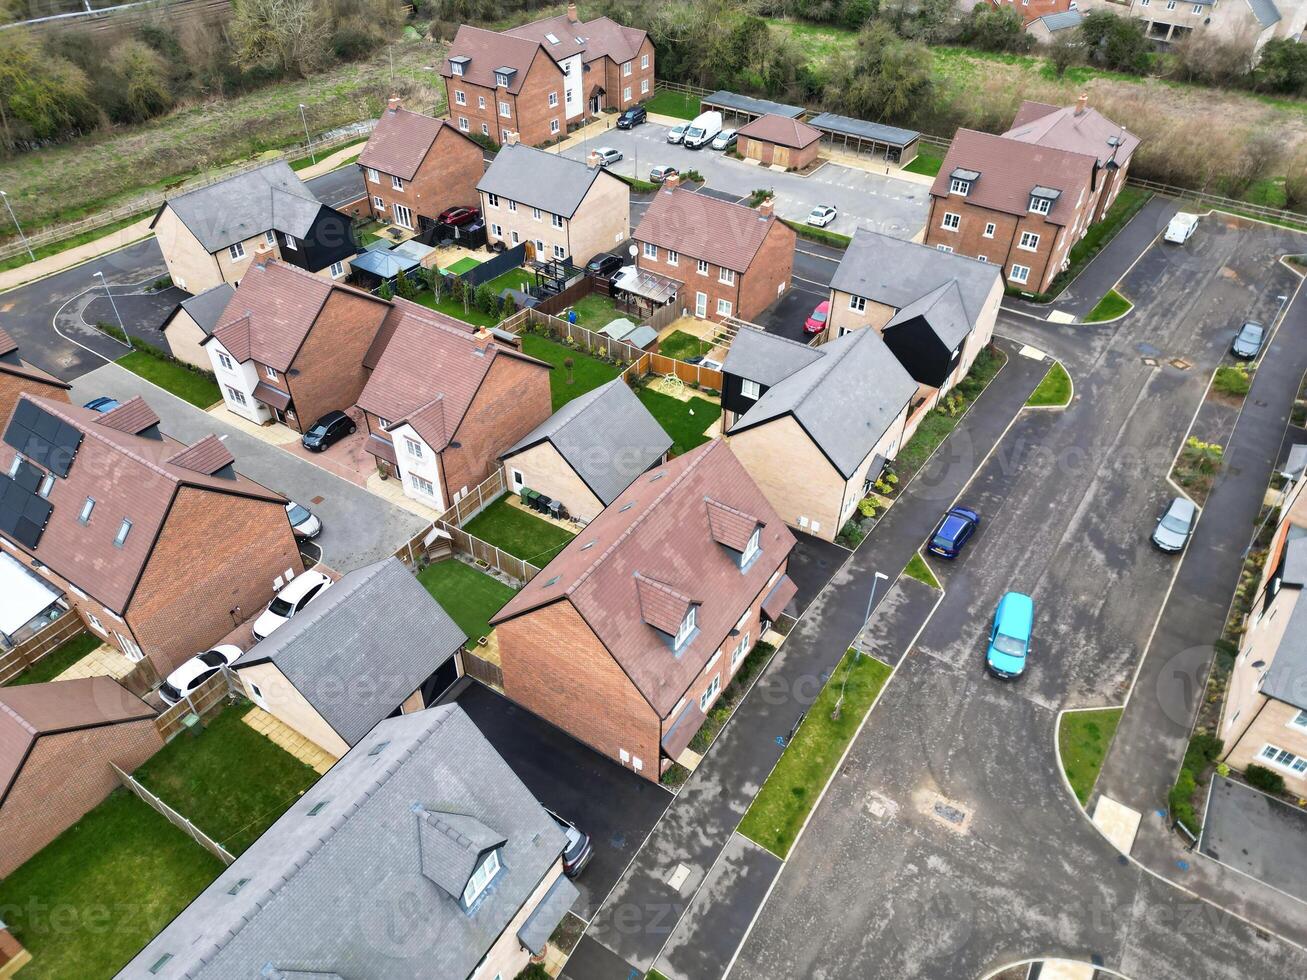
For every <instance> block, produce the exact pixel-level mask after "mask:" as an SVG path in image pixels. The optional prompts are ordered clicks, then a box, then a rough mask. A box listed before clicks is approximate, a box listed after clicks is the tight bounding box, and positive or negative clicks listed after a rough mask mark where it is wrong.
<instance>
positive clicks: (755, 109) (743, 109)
mask: <svg viewBox="0 0 1307 980" xmlns="http://www.w3.org/2000/svg"><path fill="white" fill-rule="evenodd" d="M700 105H701V106H702V107H703V111H704V112H707V111H708V110H709V109H730V110H732V111H733V112H740V113H744V114H747V115H750V116H785V117H786V118H787V119H798V118H799V117H800V116H802V115H803V114H804V113H805V112H807V111H808V110H807V109H805V108H803V106H799V105H786V104H785V103H784V102H772V101H771V100H769V99H755V98H753V97H752V96H748V95H737V94H736V93H734V92H727V91H718V92H714V93H713V94H712V95H705V96H704V97H703V98H702V99H701V100H700Z"/></svg>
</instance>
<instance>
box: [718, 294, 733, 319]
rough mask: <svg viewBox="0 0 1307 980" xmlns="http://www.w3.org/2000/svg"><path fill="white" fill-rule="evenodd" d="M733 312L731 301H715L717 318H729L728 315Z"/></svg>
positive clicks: (719, 299)
mask: <svg viewBox="0 0 1307 980" xmlns="http://www.w3.org/2000/svg"><path fill="white" fill-rule="evenodd" d="M734 312H735V306H734V304H732V303H731V301H730V300H729V299H721V298H718V300H717V315H718V316H730V315H731V314H733V313H734Z"/></svg>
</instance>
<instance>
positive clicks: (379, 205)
mask: <svg viewBox="0 0 1307 980" xmlns="http://www.w3.org/2000/svg"><path fill="white" fill-rule="evenodd" d="M372 206H373V207H374V208H376V209H377V210H378V211H384V210H386V202H385V201H383V200H382V199H381V198H379V197H374V198H373V199H372Z"/></svg>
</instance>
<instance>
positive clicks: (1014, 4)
mask: <svg viewBox="0 0 1307 980" xmlns="http://www.w3.org/2000/svg"><path fill="white" fill-rule="evenodd" d="M985 2H986V3H988V4H989V5H990V6H991V7H994V8H996V9H998V10H1002V9H1003V8H1004V7H1011V8H1012V9H1013V10H1015V11H1016V12H1017V14H1018V15H1019V16H1020V17H1021V23H1022V24H1023V25H1029V24H1030V22H1031V21H1035V20H1038V19H1039V18H1040V17H1045V16H1047V15H1049V14H1060V13H1065V12H1066V11H1068V10H1070V9H1071V0H985Z"/></svg>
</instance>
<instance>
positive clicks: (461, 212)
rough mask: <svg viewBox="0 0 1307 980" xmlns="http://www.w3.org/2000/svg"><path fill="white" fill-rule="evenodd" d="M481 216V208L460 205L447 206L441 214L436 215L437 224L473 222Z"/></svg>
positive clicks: (456, 224) (455, 224)
mask: <svg viewBox="0 0 1307 980" xmlns="http://www.w3.org/2000/svg"><path fill="white" fill-rule="evenodd" d="M480 217H481V209H480V208H466V207H462V206H460V205H454V206H453V207H448V208H445V210H443V211H441V212H440V214H438V215H436V224H438V225H453V226H455V227H457V226H459V225H467V224H471V223H472V222H473V221H476V220H477V219H478V218H480Z"/></svg>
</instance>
